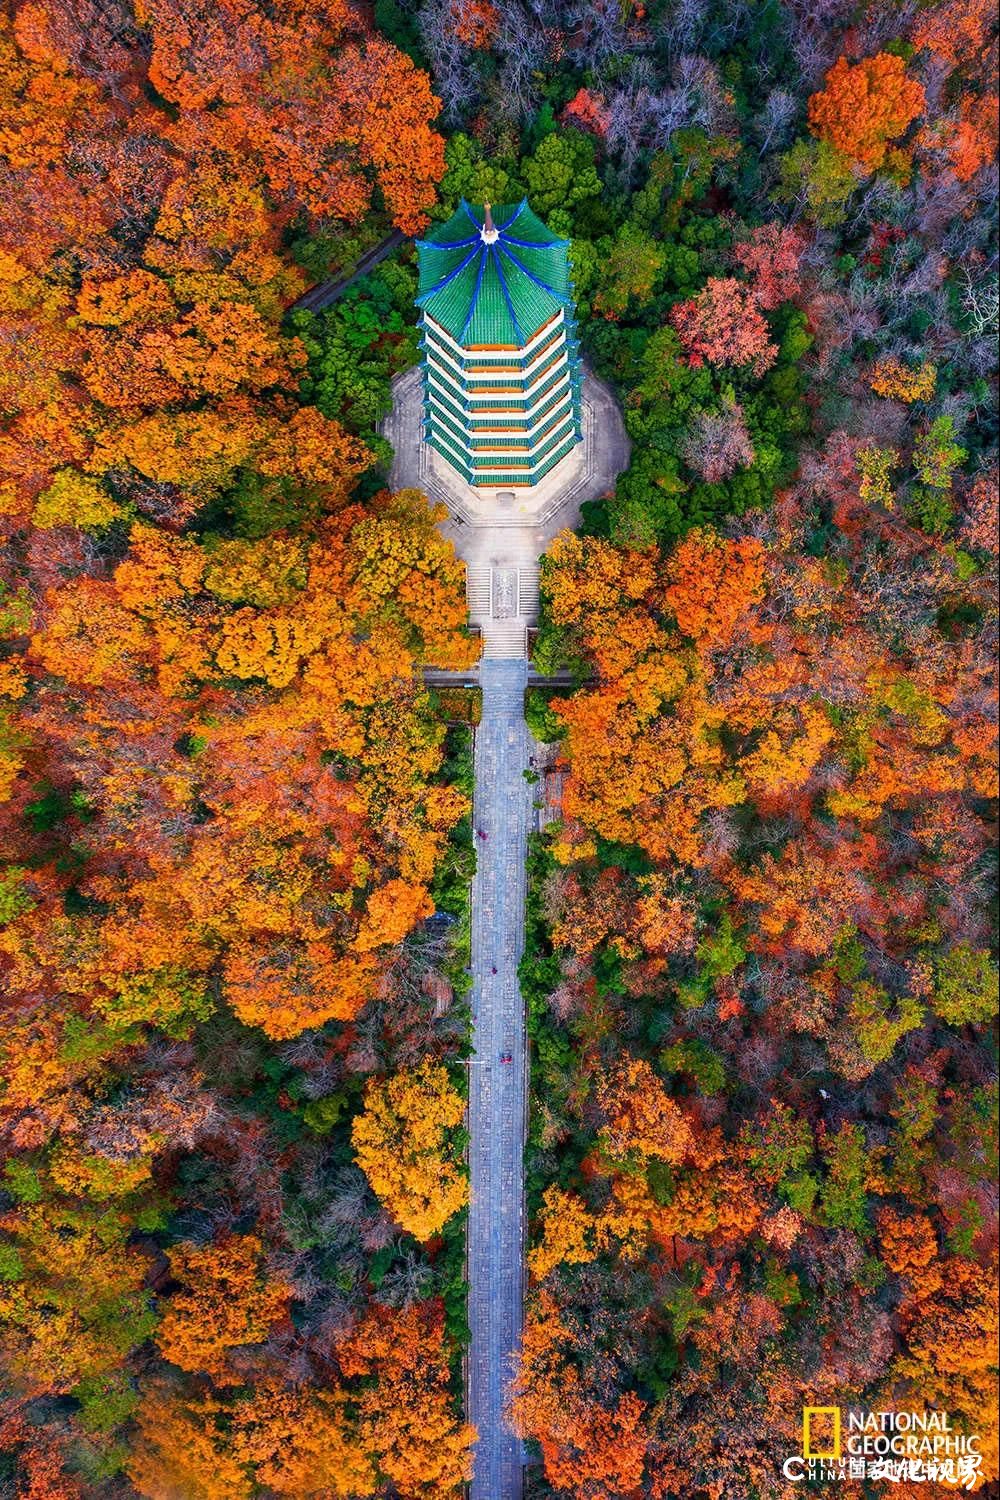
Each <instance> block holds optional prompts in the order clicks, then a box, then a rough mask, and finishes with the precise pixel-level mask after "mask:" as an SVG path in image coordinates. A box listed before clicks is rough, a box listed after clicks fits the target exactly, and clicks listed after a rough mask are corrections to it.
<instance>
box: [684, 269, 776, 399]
mask: <svg viewBox="0 0 1000 1500" xmlns="http://www.w3.org/2000/svg"><path fill="white" fill-rule="evenodd" d="M670 321H671V323H672V324H673V326H674V327H675V328H676V329H677V332H678V333H679V334H680V339H681V343H682V344H683V346H684V350H685V352H686V354H687V356H688V359H689V361H690V362H691V364H693V365H699V364H701V363H703V362H705V361H707V362H708V363H709V364H710V365H717V366H723V367H725V366H733V367H734V368H741V367H742V366H745V365H749V366H750V368H751V370H752V372H753V373H754V374H755V375H763V374H764V373H765V372H766V371H767V370H768V369H770V367H771V365H772V364H773V363H774V361H775V359H776V358H777V355H778V349H777V345H775V344H773V343H771V341H770V330H769V328H768V326H767V321H766V319H765V318H764V317H763V315H762V314H761V311H760V308H759V307H758V305H757V300H756V298H755V297H754V295H753V293H752V291H750V290H749V289H748V288H747V287H746V286H745V285H744V284H743V283H742V282H740V281H737V280H736V279H735V277H732V276H725V277H718V276H713V277H710V278H709V280H708V281H707V282H706V284H705V286H704V287H703V289H702V290H701V291H700V292H699V293H698V295H697V297H693V298H691V299H690V300H689V301H687V302H678V303H675V305H674V306H673V307H672V308H671V310H670Z"/></svg>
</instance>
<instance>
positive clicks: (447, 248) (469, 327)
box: [417, 198, 573, 348]
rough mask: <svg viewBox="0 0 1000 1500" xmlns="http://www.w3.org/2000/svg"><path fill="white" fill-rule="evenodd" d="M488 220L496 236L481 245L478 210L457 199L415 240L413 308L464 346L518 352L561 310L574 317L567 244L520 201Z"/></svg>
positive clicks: (481, 219)
mask: <svg viewBox="0 0 1000 1500" xmlns="http://www.w3.org/2000/svg"><path fill="white" fill-rule="evenodd" d="M492 216H493V223H494V226H495V228H496V230H497V237H496V239H495V240H494V241H493V243H487V242H486V241H485V240H484V239H483V237H482V235H481V233H480V231H481V230H482V228H483V224H484V221H485V215H484V212H483V209H482V208H481V207H479V206H476V205H472V204H468V203H466V201H465V199H464V198H463V199H462V201H461V203H460V204H459V207H458V208H457V210H456V211H455V213H453V214H452V216H451V218H450V219H449V220H448V222H447V223H446V224H441V225H439V226H438V227H437V228H435V229H432V230H431V232H430V233H429V234H428V236H427V238H426V239H423V240H418V241H417V260H418V264H419V267H420V288H419V292H418V295H417V306H418V307H419V308H421V309H422V310H423V311H424V312H426V313H427V314H429V316H430V317H432V318H433V319H434V321H435V322H436V323H440V324H441V326H442V327H443V328H445V329H447V331H448V333H450V334H451V336H452V338H453V339H455V341H456V342H457V343H459V344H461V345H463V347H468V346H470V345H474V344H506V345H512V346H515V347H517V348H520V347H521V346H523V345H524V344H527V343H528V342H529V341H530V340H531V339H532V338H533V336H534V335H535V334H536V333H537V332H538V330H539V328H541V327H542V325H543V324H544V323H547V322H548V320H549V319H550V318H551V317H552V316H553V315H554V314H555V313H557V312H558V311H559V309H560V307H565V308H566V309H567V311H568V312H570V313H572V306H573V285H572V282H571V280H570V267H569V241H568V240H561V239H559V238H558V237H557V236H556V235H554V234H551V233H550V232H549V230H548V229H546V227H545V225H544V224H543V223H542V221H541V219H539V218H538V217H537V216H536V215H535V214H533V213H532V211H531V209H530V208H529V207H528V203H527V200H526V199H525V200H523V201H522V202H521V203H507V204H499V205H498V206H496V207H495V208H493V210H492Z"/></svg>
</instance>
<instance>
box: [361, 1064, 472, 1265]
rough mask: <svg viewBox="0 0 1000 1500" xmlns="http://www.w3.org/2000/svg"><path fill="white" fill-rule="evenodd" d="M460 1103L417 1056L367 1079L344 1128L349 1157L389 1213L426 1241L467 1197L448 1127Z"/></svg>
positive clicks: (442, 1074) (439, 1073)
mask: <svg viewBox="0 0 1000 1500" xmlns="http://www.w3.org/2000/svg"><path fill="white" fill-rule="evenodd" d="M464 1114H465V1101H464V1099H463V1098H462V1096H461V1094H459V1093H458V1092H457V1090H455V1089H454V1088H453V1087H452V1085H451V1081H450V1079H449V1077H448V1072H447V1069H446V1068H443V1067H441V1066H439V1065H437V1064H435V1063H433V1062H431V1061H430V1060H429V1059H425V1061H424V1062H422V1063H421V1064H420V1067H419V1068H414V1069H406V1070H404V1071H403V1072H400V1073H397V1074H396V1075H395V1076H394V1077H392V1078H388V1079H372V1080H371V1081H370V1082H369V1083H368V1085H367V1087H366V1089H365V1101H364V1108H363V1109H362V1110H361V1111H360V1113H359V1114H357V1115H356V1116H355V1119H354V1124H353V1126H352V1128H351V1139H352V1141H353V1143H354V1155H355V1160H356V1161H357V1163H358V1165H359V1166H360V1167H361V1169H362V1171H363V1172H364V1174H365V1176H366V1177H367V1178H368V1181H369V1182H370V1183H371V1185H372V1189H373V1191H374V1192H375V1193H376V1194H377V1195H378V1197H379V1198H380V1199H381V1200H382V1202H383V1203H384V1204H385V1206H386V1208H387V1209H388V1210H389V1212H390V1213H391V1214H392V1216H393V1218H394V1219H395V1220H396V1222H397V1223H398V1224H400V1225H401V1226H402V1227H403V1228H404V1229H406V1230H408V1231H409V1233H410V1234H412V1235H414V1236H415V1237H416V1238H417V1239H418V1240H427V1239H430V1237H431V1235H433V1234H436V1233H437V1232H438V1230H440V1229H441V1228H442V1226H443V1225H444V1224H446V1223H447V1221H448V1220H449V1219H450V1218H451V1216H452V1214H454V1213H457V1212H458V1210H459V1209H460V1208H463V1207H464V1206H465V1204H466V1203H467V1202H468V1198H469V1189H468V1182H467V1181H466V1178H465V1174H464V1171H463V1169H462V1167H461V1166H460V1165H459V1163H458V1161H457V1160H456V1155H457V1151H456V1148H455V1145H454V1144H453V1142H451V1141H449V1138H448V1132H449V1131H453V1130H454V1129H455V1128H456V1126H458V1125H459V1124H461V1121H462V1118H463V1116H464Z"/></svg>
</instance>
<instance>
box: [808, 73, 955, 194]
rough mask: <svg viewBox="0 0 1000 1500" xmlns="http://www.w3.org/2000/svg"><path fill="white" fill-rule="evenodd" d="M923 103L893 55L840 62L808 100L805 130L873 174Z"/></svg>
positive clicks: (913, 82) (916, 86)
mask: <svg viewBox="0 0 1000 1500" xmlns="http://www.w3.org/2000/svg"><path fill="white" fill-rule="evenodd" d="M926 103H927V101H926V98H925V95H924V91H923V88H922V86H921V85H920V84H919V83H917V81H916V79H914V78H910V77H909V76H908V75H907V72H906V64H905V62H904V61H903V59H902V58H901V57H897V56H896V54H895V53H894V52H879V53H877V54H876V55H875V56H874V57H866V58H864V59H863V60H862V61H861V62H858V63H849V62H848V61H847V58H846V57H840V58H838V59H837V61H836V62H835V63H834V65H833V67H832V68H831V69H830V71H829V72H828V73H827V75H826V88H825V89H823V90H822V91H821V92H820V93H818V94H813V96H812V98H811V99H810V100H809V129H810V130H811V131H812V133H813V135H815V136H818V137H819V139H820V140H822V141H828V142H829V143H830V145H831V146H834V147H836V149H837V150H838V151H840V152H842V153H843V154H844V155H845V156H847V157H850V159H851V160H852V161H854V162H858V163H860V165H861V166H863V167H867V168H868V169H869V171H875V170H876V169H877V168H878V167H881V166H882V165H883V164H884V162H885V160H886V156H887V154H888V152H889V148H890V146H891V144H892V142H893V141H897V140H899V138H900V136H902V135H904V134H905V133H906V131H907V129H908V128H909V126H910V125H911V124H912V123H913V121H914V120H915V119H917V117H918V116H919V115H922V114H923V112H924V109H925V108H926Z"/></svg>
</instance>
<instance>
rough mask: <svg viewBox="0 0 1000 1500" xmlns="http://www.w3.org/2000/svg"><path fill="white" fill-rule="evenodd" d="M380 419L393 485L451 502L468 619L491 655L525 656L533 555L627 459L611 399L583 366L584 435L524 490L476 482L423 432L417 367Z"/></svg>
mask: <svg viewBox="0 0 1000 1500" xmlns="http://www.w3.org/2000/svg"><path fill="white" fill-rule="evenodd" d="M392 394H393V406H392V411H391V412H390V414H389V416H388V417H387V418H386V419H385V422H384V423H383V425H382V432H383V435H384V436H385V437H386V438H387V439H388V440H389V442H390V443H391V444H392V446H393V449H394V451H395V459H394V462H393V466H392V470H391V473H390V484H391V486H392V488H393V489H394V490H401V489H416V490H423V492H424V494H425V495H427V496H428V497H429V498H430V499H431V500H437V501H440V502H441V504H443V505H445V506H446V507H447V510H448V519H447V520H446V521H443V522H442V523H441V531H442V533H443V534H444V535H445V536H446V537H448V539H449V540H450V541H451V542H453V543H454V547H455V551H456V552H457V553H458V555H459V557H461V558H462V560H463V561H464V563H465V565H466V578H467V590H468V598H469V620H470V623H471V624H473V625H477V626H478V627H479V629H480V630H481V631H482V635H483V656H484V658H489V659H494V660H495V659H502V658H511V657H520V658H523V657H524V656H526V655H527V645H526V633H527V629H528V627H529V626H530V625H534V624H535V623H536V622H537V619H538V559H539V557H540V556H541V555H542V553H543V552H544V551H545V550H546V548H547V547H548V545H549V543H550V542H551V540H552V538H553V537H554V536H555V535H556V533H557V532H560V531H563V530H565V529H566V528H567V527H569V528H573V527H574V526H576V525H577V523H578V521H579V519H580V507H581V505H583V503H584V501H586V500H597V499H599V498H600V496H602V495H605V494H607V493H608V491H609V490H611V489H612V488H613V486H614V482H615V480H616V478H617V477H618V475H619V474H620V473H621V472H622V471H623V469H626V468H627V467H628V461H629V451H630V444H629V440H628V437H627V435H626V433H625V427H624V424H623V422H622V417H621V412H620V411H619V409H618V405H617V402H616V401H615V398H614V396H613V395H612V393H611V391H610V390H609V389H608V387H607V386H606V385H605V384H604V382H603V381H601V380H598V379H597V377H596V376H595V375H594V374H592V373H591V372H590V371H589V370H585V372H584V379H583V401H582V416H583V438H582V440H581V441H580V442H579V443H578V444H577V445H576V447H575V448H574V449H573V451H572V452H571V453H569V454H567V456H566V457H565V458H564V459H562V461H561V462H560V463H558V464H557V465H556V467H555V468H554V469H552V470H551V471H550V473H548V474H546V475H545V477H544V479H542V480H540V482H539V483H538V484H536V485H532V486H531V487H530V488H529V487H525V488H518V489H506V490H505V489H481V490H480V489H474V488H473V486H472V485H470V484H466V482H465V480H464V479H463V478H462V477H461V476H460V475H459V474H457V473H456V472H455V470H454V469H453V468H451V466H450V464H448V463H447V461H446V460H445V459H443V458H442V457H441V456H440V454H438V453H436V452H435V451H434V450H433V449H432V448H429V447H428V446H427V444H426V443H425V442H424V441H423V439H422V435H421V434H422V425H423V399H422V392H421V379H420V369H419V367H416V368H414V369H412V370H407V371H405V372H404V373H403V374H402V375H397V376H396V379H395V380H394V381H393V386H392Z"/></svg>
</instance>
